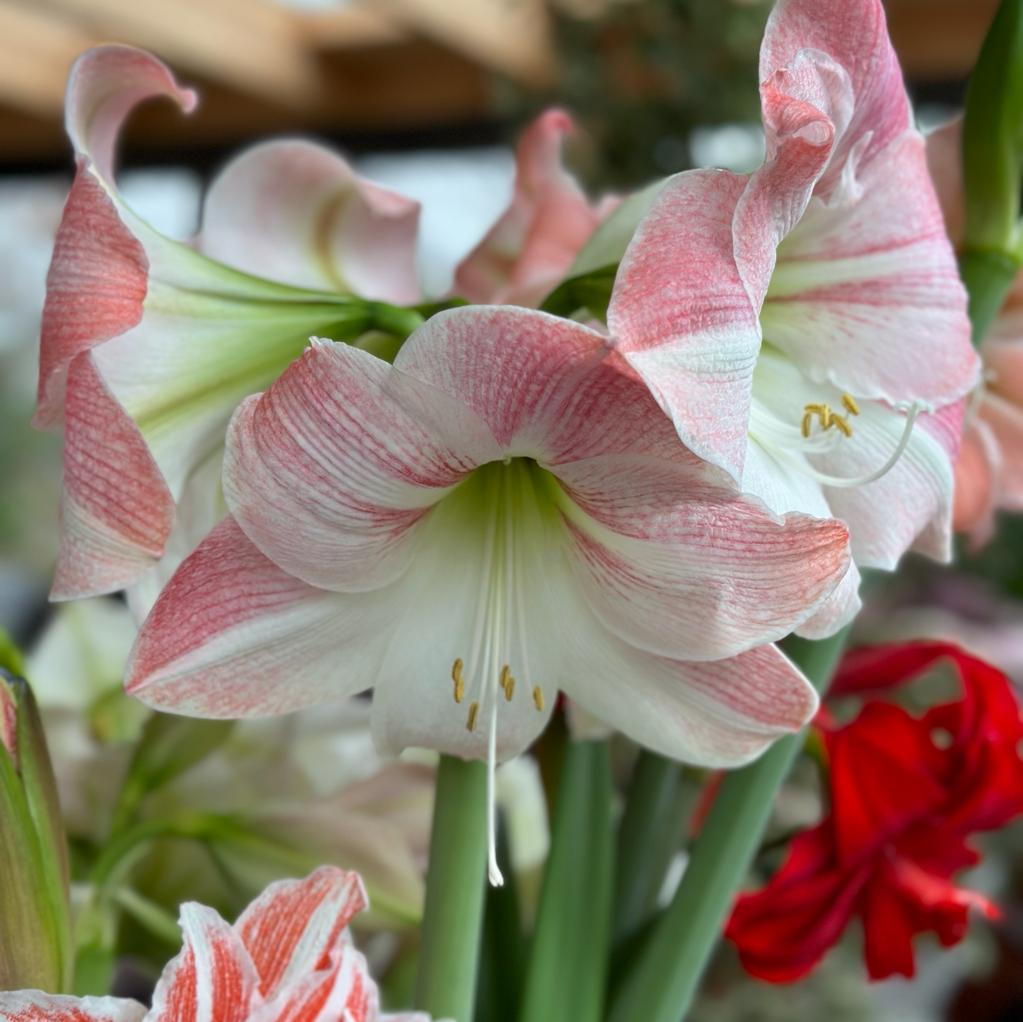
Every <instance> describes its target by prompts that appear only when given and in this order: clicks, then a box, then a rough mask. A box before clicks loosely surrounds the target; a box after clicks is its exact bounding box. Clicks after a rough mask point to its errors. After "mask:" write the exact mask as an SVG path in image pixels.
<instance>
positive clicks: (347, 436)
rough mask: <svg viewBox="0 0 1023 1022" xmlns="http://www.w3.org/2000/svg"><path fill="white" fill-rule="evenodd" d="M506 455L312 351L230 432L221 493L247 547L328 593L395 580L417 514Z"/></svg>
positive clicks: (341, 355) (424, 389) (474, 427)
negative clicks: (245, 537)
mask: <svg viewBox="0 0 1023 1022" xmlns="http://www.w3.org/2000/svg"><path fill="white" fill-rule="evenodd" d="M500 456H501V450H500V448H499V447H498V446H497V444H496V443H495V442H494V440H493V438H492V437H491V436H490V434H489V432H488V430H487V429H486V427H485V426H484V425H483V423H481V422H480V421H479V420H478V419H476V417H475V416H474V415H473V414H472V413H471V412H470V411H468V410H467V409H466V408H465V407H464V406H462V405H460V404H458V403H456V402H455V401H453V400H452V399H451V398H450V397H448V396H446V395H445V394H443V393H441V392H440V391H439V390H437V389H435V388H432V387H430V386H428V385H424V384H422V383H420V382H419V381H418V380H415V379H413V378H411V377H409V376H408V375H406V374H403V373H401V372H399V371H396V370H395V369H392V367H391V366H390V365H388V364H387V363H386V362H382V361H380V360H379V359H377V358H375V357H374V356H372V355H369V354H367V353H366V352H363V351H359V350H356V349H355V348H351V347H349V346H347V345H343V344H329V343H314V344H313V346H312V347H311V348H310V349H309V350H307V351H306V353H305V354H304V355H303V356H302V358H301V359H299V360H298V361H297V362H295V363H294V364H293V365H292V366H291V367H290V368H289V369H288V370H287V372H285V373H284V375H283V376H282V377H281V378H280V379H279V380H278V381H277V382H276V383H275V384H274V385H273V386H272V387H271V388H270V389H269V390H268V391H267V392H266V393H265V394H263V395H262V396H261V397H259V398H251V399H250V400H248V401H247V402H246V403H245V404H244V405H243V406H242V407H241V408H240V409H239V410H238V412H237V414H236V415H235V418H234V420H233V421H232V424H231V428H230V431H229V439H228V448H227V454H226V458H225V463H224V493H225V496H226V499H227V502H228V506H229V507H230V508H231V511H232V513H233V515H234V517H235V519H236V520H237V521H238V523H239V524H240V525H241V527H242V528H243V529H244V530H245V532H246V534H247V535H248V536H249V537H250V539H252V541H253V542H254V543H255V544H256V545H257V546H258V547H259V548H260V550H262V551H263V552H264V553H265V554H266V555H267V556H268V557H270V558H271V559H272V560H273V561H274V562H275V563H276V564H277V565H279V566H280V567H282V568H283V569H284V570H286V571H288V572H290V573H291V574H293V575H295V576H297V577H298V578H301V579H303V580H305V581H306V582H309V583H311V584H313V585H317V586H322V587H323V588H326V589H334V590H337V591H340V592H352V591H358V590H368V589H375V588H379V587H380V586H382V585H386V584H387V583H389V582H391V581H393V580H394V579H396V578H397V577H399V576H400V575H401V574H402V573H403V572H404V571H405V570H406V569H407V568H408V565H409V561H410V558H411V557H412V555H413V553H414V551H415V549H416V543H417V530H416V529H415V528H414V526H415V525H416V524H417V523H418V522H419V521H420V519H421V518H422V517H423V514H424V512H425V511H426V510H427V509H428V508H429V507H430V506H432V505H433V504H435V503H436V502H437V501H439V500H440V499H441V498H442V497H444V496H445V495H446V494H447V493H449V492H450V490H451V488H452V487H453V486H455V485H456V484H457V483H459V482H460V481H461V480H462V479H463V478H464V477H465V475H466V474H467V473H468V472H469V471H471V470H472V469H473V468H475V467H476V466H477V465H479V464H481V463H483V462H486V461H493V460H495V459H497V458H499V457H500Z"/></svg>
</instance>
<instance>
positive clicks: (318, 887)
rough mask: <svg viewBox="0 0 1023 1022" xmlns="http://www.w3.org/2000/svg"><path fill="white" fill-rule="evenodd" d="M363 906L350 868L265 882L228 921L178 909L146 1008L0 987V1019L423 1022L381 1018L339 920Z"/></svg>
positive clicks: (411, 1016) (199, 909)
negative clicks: (176, 928)
mask: <svg viewBox="0 0 1023 1022" xmlns="http://www.w3.org/2000/svg"><path fill="white" fill-rule="evenodd" d="M365 907H366V895H365V892H364V891H363V889H362V883H361V881H360V880H359V877H358V874H356V873H345V872H343V871H342V870H339V869H335V868H333V867H332V866H321V867H320V868H319V869H318V870H316V872H314V873H311V874H310V875H309V876H308V877H306V878H305V879H304V880H281V881H278V882H277V883H274V884H271V885H270V886H269V887H268V888H267V889H266V890H265V891H264V892H263V893H262V894H261V895H260V896H259V897H258V898H257V899H256V900H255V901H254V902H253V903H252V904H251V905H250V906H249V907H248V908H247V909H246V910H245V911H244V912H243V913H242V915H241V917H240V918H239V919H238V921H237V922H236V923H235V924H234V926H229V925H228V924H227V923H226V922H224V920H223V919H221V918H220V916H219V915H218V914H217V913H216V912H215V911H214V910H213V909H211V908H207V907H206V906H204V905H199V904H196V903H194V902H191V903H188V904H185V905H182V907H181V920H180V921H181V931H182V935H183V937H184V946H183V947H182V949H181V952H180V953H179V954H178V956H177V957H176V958H175V959H174V960H173V961H171V962H170V963H169V964H168V965H167V967H166V968H165V969H164V971H163V975H162V976H161V977H160V981H159V982H158V983H157V985H156V990H155V992H154V993H153V1006H152V1008H150V1009H149V1010H148V1011H147V1010H146V1009H145V1008H144V1007H143V1006H142V1005H141V1004H139V1003H138V1002H137V1001H131V1000H126V999H122V998H115V997H84V998H77V997H62V996H57V995H53V994H47V993H43V992H42V991H39V990H20V991H15V992H11V993H0V1022H208V1020H212V1019H215V1020H216V1022H284V1020H295V1022H297V1020H299V1019H324V1020H326V1019H344V1020H346V1022H377V1020H380V1022H384V1020H390V1022H428V1020H427V1016H425V1015H422V1014H418V1013H406V1014H401V1015H384V1014H382V1013H381V1012H380V1007H379V997H378V994H377V987H376V984H375V983H374V982H373V978H372V977H371V976H370V974H369V969H368V968H367V965H366V959H365V958H364V957H363V956H362V954H361V953H360V952H359V951H357V950H356V948H355V946H354V944H353V943H352V939H351V935H350V934H349V931H348V928H347V927H348V923H349V921H350V920H351V919H352V917H353V916H355V915H356V914H357V913H358V912H360V911H361V910H362V909H363V908H365Z"/></svg>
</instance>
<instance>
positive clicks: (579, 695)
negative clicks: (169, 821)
mask: <svg viewBox="0 0 1023 1022" xmlns="http://www.w3.org/2000/svg"><path fill="white" fill-rule="evenodd" d="M623 368H624V367H623V366H621V365H620V363H619V359H618V356H616V355H613V354H611V355H609V354H608V351H607V347H606V345H605V342H604V338H603V336H602V335H601V334H599V333H597V332H596V331H594V330H591V329H588V328H587V327H585V326H582V325H580V324H578V323H574V322H571V321H569V320H564V319H559V318H556V317H554V316H549V315H546V314H544V313H540V312H534V311H532V310H527V309H517V308H511V307H502V308H497V307H465V308H461V309H455V310H452V311H449V312H445V313H441V314H439V315H437V316H434V317H433V318H431V319H430V320H428V321H427V323H426V324H425V325H423V326H422V327H420V328H419V329H418V330H417V331H416V332H415V333H414V334H413V335H412V336H411V337H410V338H409V340H408V341H407V342H406V343H405V345H404V346H403V347H402V349H401V351H400V352H399V354H398V356H397V358H396V359H395V362H394V364H393V366H392V365H390V364H389V363H387V362H383V361H381V360H379V359H377V358H375V357H374V356H372V355H370V354H368V353H366V352H364V351H360V350H358V349H356V348H353V347H351V346H349V345H343V344H332V343H329V342H325V341H315V342H314V343H313V345H312V346H311V347H310V349H309V350H308V351H307V352H306V353H305V354H304V355H303V356H302V358H301V359H299V360H298V361H297V362H295V363H294V364H293V365H292V366H291V367H290V368H289V369H288V370H287V371H286V372H285V373H284V374H283V375H282V376H281V377H280V379H279V380H277V382H275V383H274V384H273V385H272V386H271V387H270V389H269V390H267V391H266V393H264V394H263V395H262V396H259V397H254V398H251V399H249V400H247V401H245V402H244V403H243V404H242V405H241V407H240V408H239V410H238V412H237V413H236V415H235V417H234V418H233V420H232V423H231V426H230V429H229V431H228V442H227V455H226V460H225V466H224V491H225V495H226V499H227V503H228V506H229V508H230V510H231V516H230V517H228V518H227V519H226V520H225V521H224V522H223V523H222V524H221V525H219V526H218V527H217V528H216V529H214V531H213V532H212V533H211V534H210V535H209V537H208V538H207V539H206V540H204V541H203V543H202V544H201V545H200V546H199V547H198V548H197V550H196V551H195V553H193V554H192V555H191V556H190V557H189V558H188V559H187V560H186V561H185V562H184V564H183V565H182V566H181V568H180V569H179V570H178V572H177V573H176V575H175V576H174V578H173V579H172V580H171V581H170V583H169V584H168V586H167V587H166V589H165V590H164V591H163V593H162V595H161V597H160V599H159V601H158V602H157V604H156V606H155V608H154V609H153V612H152V613H151V615H150V616H149V618H148V619H147V621H146V623H145V625H144V626H143V629H142V632H141V633H140V636H139V640H138V643H137V645H136V647H135V650H134V653H133V655H132V659H131V661H130V663H129V668H128V674H127V688H128V691H129V692H131V693H133V694H135V695H137V696H138V697H139V698H141V699H142V700H143V701H144V702H147V703H150V704H151V705H153V706H157V707H162V708H165V709H170V710H175V711H177V712H182V713H188V714H196V715H200V716H223V717H246V716H252V715H257V714H272V713H281V712H285V711H288V710H292V709H295V708H296V707H299V706H303V705H308V704H313V703H319V702H324V701H326V700H331V699H338V698H343V697H345V696H348V695H352V694H355V693H356V692H360V691H362V690H363V689H366V688H368V687H370V686H373V688H374V690H375V691H374V702H373V721H372V723H373V729H374V733H375V736H376V739H377V741H378V744H379V745H380V746H381V747H382V748H383V749H384V750H386V751H397V750H400V749H401V748H403V747H405V746H409V745H419V746H427V747H431V748H435V749H440V750H443V751H445V752H448V753H452V754H455V755H460V756H464V757H481V758H482V757H486V758H487V759H488V760H489V762H490V764H491V773H492V767H493V764H494V762H495V761H496V760H497V759H499V758H501V759H503V758H505V757H508V756H511V755H514V754H516V753H518V752H520V751H521V750H522V749H524V748H525V747H526V746H527V745H528V744H529V743H530V742H531V741H532V740H533V739H534V738H535V737H536V735H537V734H538V733H539V732H540V731H541V729H542V728H543V726H544V725H545V723H546V722H547V719H548V717H549V716H550V713H551V708H552V706H553V705H554V702H555V697H556V695H557V693H558V692H559V691H564V692H566V693H568V694H569V695H570V696H571V697H572V698H574V699H575V700H577V701H578V702H579V703H580V704H581V705H582V706H583V707H584V708H585V709H587V710H589V711H590V712H592V713H594V714H595V715H596V716H598V717H599V718H601V719H603V720H605V721H609V722H613V723H614V725H615V726H616V727H617V728H619V729H620V730H622V731H624V732H625V733H626V734H628V735H630V736H631V737H632V738H634V739H636V740H637V741H639V742H641V743H643V744H645V745H648V746H650V747H651V748H654V749H656V750H658V751H660V752H663V753H665V754H667V755H670V756H675V757H678V758H681V759H687V760H691V761H694V762H698V763H710V764H719V765H734V764H736V763H741V762H744V761H746V760H748V759H751V758H752V757H754V756H756V755H757V754H758V753H759V752H761V751H762V750H763V749H764V748H765V747H766V746H767V745H768V744H769V743H770V742H771V741H772V740H773V739H774V738H776V737H777V736H778V735H780V734H782V733H784V732H787V731H791V730H794V729H795V728H798V727H799V726H800V725H801V724H802V723H803V722H804V721H805V720H806V718H807V716H808V715H809V714H811V713H812V711H813V708H814V706H815V703H816V697H815V695H814V692H813V689H812V688H811V687H810V686H809V684H808V683H807V682H806V680H805V679H804V678H803V677H802V676H801V675H800V674H799V672H798V671H797V670H796V669H795V668H794V667H793V666H792V665H791V664H790V663H789V662H788V661H787V660H786V659H785V657H784V656H783V655H782V654H781V653H780V652H778V650H777V649H775V648H774V647H773V646H771V645H767V643H770V642H771V641H773V640H775V639H778V638H780V637H781V636H783V635H785V634H787V633H788V632H790V631H791V630H792V629H793V628H794V627H796V626H798V624H799V623H800V622H801V621H802V620H804V619H805V618H806V617H807V616H809V615H810V614H812V613H814V612H815V610H816V609H817V608H818V607H819V606H820V604H821V603H822V602H823V601H824V600H826V599H827V598H828V596H829V595H830V593H831V591H832V590H833V589H834V587H835V586H836V585H837V584H838V582H839V580H840V579H841V577H842V576H843V574H844V573H845V571H846V566H847V562H848V554H847V533H846V530H845V528H844V526H842V525H841V524H840V523H838V522H834V521H827V520H821V519H816V518H812V517H808V516H804V515H799V514H793V515H786V516H784V517H782V518H778V517H776V516H774V515H772V514H771V513H770V512H768V511H767V510H765V509H764V507H763V506H762V505H761V504H760V503H759V502H758V501H755V500H749V499H746V498H744V497H742V496H741V495H738V494H736V493H735V490H734V487H732V486H731V485H729V482H728V480H727V478H726V477H724V475H723V474H722V473H721V472H720V471H719V470H717V469H715V468H713V467H712V466H709V465H707V464H706V463H705V462H703V461H701V460H700V459H698V458H696V457H695V456H694V455H692V454H690V453H689V452H688V451H686V450H685V449H684V448H683V447H682V445H681V444H679V442H678V439H677V437H676V436H675V433H674V430H673V429H672V428H671V424H670V422H669V421H668V420H667V419H666V418H665V416H664V415H663V414H662V413H661V412H660V410H659V409H658V408H657V406H656V404H655V403H654V402H653V400H652V399H651V398H650V397H649V394H648V393H647V391H646V389H645V388H644V387H643V386H642V384H640V383H639V382H638V381H636V380H635V379H634V377H633V376H632V374H631V373H629V372H626V371H623ZM494 871H496V866H495V867H494Z"/></svg>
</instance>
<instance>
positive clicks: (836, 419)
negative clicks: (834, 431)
mask: <svg viewBox="0 0 1023 1022" xmlns="http://www.w3.org/2000/svg"><path fill="white" fill-rule="evenodd" d="M828 425H829V426H837V427H838V431H839V433H841V434H842V436H852V426H850V425H849V423H848V422H847V421H846V419H845V418H844V417H843V416H841V415H836V414H835V413H834V412H832V413H831V419H830V421H829V422H828Z"/></svg>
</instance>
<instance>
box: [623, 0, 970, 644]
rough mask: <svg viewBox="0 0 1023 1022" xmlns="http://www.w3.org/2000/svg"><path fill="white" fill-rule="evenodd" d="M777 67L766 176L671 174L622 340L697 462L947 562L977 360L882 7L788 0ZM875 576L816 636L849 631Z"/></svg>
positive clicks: (629, 289)
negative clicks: (956, 466) (966, 406)
mask: <svg viewBox="0 0 1023 1022" xmlns="http://www.w3.org/2000/svg"><path fill="white" fill-rule="evenodd" d="M760 72H761V79H762V84H761V90H760V91H761V101H762V107H763V117H764V128H765V131H766V135H767V157H766V159H765V162H764V164H763V165H762V166H761V168H760V169H759V170H757V171H756V172H755V173H753V174H752V175H750V176H740V175H736V174H732V173H727V172H724V171H712V170H698V171H693V172H689V173H684V174H680V175H678V176H676V177H674V178H672V179H670V180H669V181H668V183H667V184H666V185H665V186H664V188H663V189H662V190H661V191H660V192H659V193H658V196H657V199H656V200H655V202H654V205H653V207H652V209H651V211H650V213H649V214H648V215H647V216H646V218H645V219H644V220H643V221H642V222H641V224H640V226H639V228H638V230H637V232H636V234H635V236H634V238H633V240H632V242H631V244H630V247H629V249H628V251H627V253H626V256H625V258H624V260H623V262H622V265H621V268H620V272H619V275H618V278H617V281H616V285H615V290H614V293H613V295H612V301H611V306H610V309H609V314H608V324H609V326H610V329H611V334H612V341H613V343H614V344H616V346H617V348H618V350H620V351H621V352H622V354H623V355H624V357H625V358H626V359H627V360H628V362H629V364H630V365H631V366H632V367H633V368H634V369H635V370H636V371H637V372H638V373H639V374H640V376H641V377H642V378H643V379H644V380H645V381H646V383H647V385H648V386H649V387H650V389H651V391H652V393H653V394H654V396H655V397H656V398H657V400H658V402H659V403H660V404H661V406H662V407H663V408H664V409H665V410H666V411H667V412H668V414H669V415H670V416H671V418H672V420H673V422H674V423H675V426H676V428H677V430H678V433H679V436H680V437H681V438H682V440H683V442H684V443H685V444H686V445H687V446H688V447H690V449H691V450H693V451H695V452H696V453H697V454H699V455H700V456H701V457H704V458H707V459H708V460H710V461H712V462H713V463H715V464H717V465H720V466H721V467H723V468H724V469H726V470H727V471H728V472H730V473H731V475H732V476H733V478H734V479H735V480H736V481H737V482H739V483H741V487H742V489H744V490H746V491H748V492H751V493H755V494H757V495H758V496H760V497H761V498H762V499H763V500H764V501H765V502H766V503H767V504H768V505H769V506H770V507H771V508H773V509H774V510H775V511H778V512H784V511H791V510H800V511H804V512H807V513H810V514H819V515H822V516H831V515H834V516H836V517H838V518H841V519H842V520H843V521H845V522H846V523H847V524H848V526H849V530H850V534H851V541H852V550H853V555H854V558H855V561H856V563H857V564H858V565H861V566H867V567H876V568H885V569H891V568H893V567H894V565H895V564H896V562H897V561H898V559H899V557H900V556H901V555H902V554H903V552H904V551H905V550H906V549H907V548H910V547H913V548H915V549H918V550H921V551H923V552H925V553H928V554H930V555H932V556H935V557H939V558H944V557H947V555H948V552H949V543H950V509H951V500H952V470H951V459H952V458H953V457H954V455H955V452H956V449H957V447H958V436H959V423H960V419H961V415H962V408H961V405H960V404H959V399H961V398H962V396H963V395H964V394H965V393H966V392H967V391H969V390H970V388H971V387H972V386H973V384H974V383H975V381H976V378H977V358H976V355H975V353H974V352H973V349H972V348H971V346H970V330H969V324H968V322H967V318H966V298H965V293H964V291H963V288H962V285H961V284H960V282H959V278H958V275H957V271H956V262H955V258H954V256H953V253H952V249H951V247H950V245H949V243H948V240H947V238H946V237H945V232H944V229H943V226H942V220H941V212H940V210H939V208H938V202H937V199H936V198H935V195H934V189H933V188H932V186H931V184H930V179H929V177H928V173H927V165H926V160H925V156H924V143H923V139H922V138H921V136H920V135H919V133H918V132H917V131H916V130H915V129H914V128H913V125H912V118H911V112H910V107H909V102H908V99H907V97H906V92H905V89H904V87H903V83H902V77H901V74H900V71H899V66H898V62H897V60H896V57H895V53H894V51H893V49H892V47H891V43H890V41H889V39H888V36H887V32H886V28H885V22H884V11H883V8H882V5H881V0H781V2H779V3H778V4H777V5H776V7H775V8H774V10H773V12H772V14H771V17H770V20H769V22H768V25H767V30H766V35H765V37H764V41H763V46H762V48H761V54H760ZM931 410H934V414H923V413H925V412H928V411H931ZM856 582H857V578H856V574H855V571H853V572H852V573H851V574H850V577H849V579H848V580H847V582H846V584H845V585H844V586H843V587H842V589H841V590H840V591H839V593H838V594H837V596H836V600H835V602H834V603H833V604H832V605H831V606H830V607H829V608H828V612H827V613H826V614H824V615H823V616H822V617H820V618H818V619H817V620H816V621H814V622H812V623H811V625H810V626H809V627H808V628H807V629H804V631H806V632H807V634H811V635H819V634H826V633H828V632H830V631H832V630H834V629H835V628H837V627H838V626H839V625H840V624H841V623H842V622H843V621H844V620H846V619H848V618H849V617H850V616H851V614H852V613H853V612H854V611H855V609H856V607H857V606H858V601H857V597H856V589H857V585H856Z"/></svg>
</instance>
